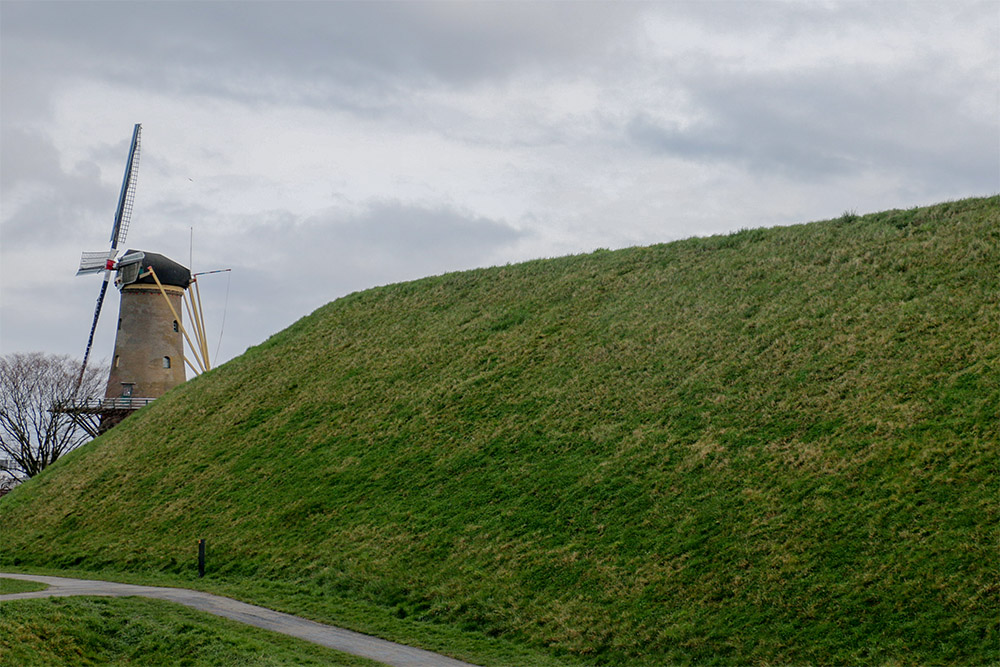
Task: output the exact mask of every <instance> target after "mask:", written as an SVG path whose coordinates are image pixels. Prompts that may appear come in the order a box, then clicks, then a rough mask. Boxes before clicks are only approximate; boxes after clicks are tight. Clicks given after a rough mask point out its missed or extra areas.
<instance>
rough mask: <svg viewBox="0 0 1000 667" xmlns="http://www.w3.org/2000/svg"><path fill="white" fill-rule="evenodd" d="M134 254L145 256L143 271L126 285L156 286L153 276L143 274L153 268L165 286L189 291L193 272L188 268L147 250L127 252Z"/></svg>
mask: <svg viewBox="0 0 1000 667" xmlns="http://www.w3.org/2000/svg"><path fill="white" fill-rule="evenodd" d="M134 252H141V253H143V254H144V255H145V258H143V260H142V271H141V272H139V276H141V277H137V278H136V279H134V280H131V281H127V282H126V284H135V283H140V284H146V283H148V284H151V285H155V284H156V281H155V280H153V276H152V275H150V274H148V273H146V275H143V272H145V271H146V269H147V268H148V267H150V266H152V267H153V271H155V272H156V277H157V278H159V279H160V282H161V283H163V284H164V285H174V286H176V287H182V288H184V289H187V287H188V285H190V284H191V270H190V269H189V268H187V267H186V266H182V265H180V264H178V263H177V262H175V261H174V260H172V259H170V258H169V257H164V256H163V255H160V254H157V253H155V252H146V251H145V250H132V249H129V250H126V251H125V255H129V254H131V253H134ZM123 256H124V255H123Z"/></svg>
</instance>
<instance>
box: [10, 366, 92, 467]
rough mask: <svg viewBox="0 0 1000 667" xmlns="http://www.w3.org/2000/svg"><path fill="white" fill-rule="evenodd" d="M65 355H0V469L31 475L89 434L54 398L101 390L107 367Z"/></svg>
mask: <svg viewBox="0 0 1000 667" xmlns="http://www.w3.org/2000/svg"><path fill="white" fill-rule="evenodd" d="M79 374H80V362H78V361H75V360H73V359H72V358H70V357H68V356H60V355H54V354H44V353H41V352H31V353H28V354H20V353H16V354H8V355H4V356H3V357H0V472H5V473H7V474H8V475H11V476H12V477H15V478H28V477H33V476H35V475H37V474H38V473H40V472H41V471H42V470H44V469H45V467H46V466H48V465H49V464H51V463H52V462H53V461H55V460H56V459H58V458H59V457H60V456H62V455H63V454H65V453H66V452H68V451H70V450H73V449H75V448H77V447H79V446H80V445H82V444H83V443H84V442H87V441H88V440H89V439H90V435H88V433H87V432H86V430H85V429H83V428H81V427H80V425H79V424H78V423H77V422H75V421H74V420H73V418H72V417H71V416H70V415H69V414H67V413H65V412H58V411H52V410H51V408H53V407H54V406H55V405H56V404H58V403H63V402H66V401H71V400H81V399H87V398H94V397H98V396H100V395H102V394H103V391H102V390H103V385H104V382H105V381H106V378H107V368H106V367H105V368H102V367H100V366H91V367H89V368H87V369H86V372H85V373H84V375H83V380H82V382H81V383H80V385H79V387H78V386H77V380H78V379H79Z"/></svg>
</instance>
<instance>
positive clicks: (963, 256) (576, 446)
mask: <svg viewBox="0 0 1000 667" xmlns="http://www.w3.org/2000/svg"><path fill="white" fill-rule="evenodd" d="M998 244H1000V198H997V197H992V198H988V199H976V200H965V201H960V202H953V203H948V204H942V205H939V206H933V207H928V208H921V209H912V210H908V211H888V212H884V213H877V214H872V215H866V216H860V217H855V216H850V215H845V216H843V217H842V218H841V219H838V220H832V221H827V222H819V223H812V224H808V225H800V226H795V227H787V228H776V229H769V230H750V231H744V232H740V233H736V234H732V235H729V236H719V237H712V238H705V239H691V240H686V241H681V242H676V243H670V244H665V245H660V246H654V247H649V248H634V249H627V250H621V251H615V252H607V251H602V252H597V253H593V254H590V255H584V256H577V257H567V258H562V259H555V260H544V261H536V262H529V263H526V264H521V265H517V266H509V267H499V268H493V269H485V270H478V271H472V272H466V273H459V274H450V275H445V276H441V277H435V278H428V279H425V280H420V281H416V282H412V283H406V284H400V285H392V286H388V287H384V288H378V289H373V290H369V291H366V292H361V293H357V294H353V295H351V296H348V297H346V298H343V299H339V300H337V301H335V302H333V303H330V304H328V305H327V306H325V307H323V308H321V309H319V310H317V311H316V312H315V313H313V314H312V315H310V316H309V317H306V318H303V319H302V320H300V321H299V322H297V323H296V324H295V325H293V326H292V327H290V328H289V329H287V330H285V331H283V332H282V333H280V334H278V335H276V336H274V337H272V338H271V339H270V340H268V341H267V342H266V343H264V344H263V345H260V346H258V347H256V348H253V349H251V350H248V352H247V353H246V354H245V355H243V356H242V357H240V358H238V359H235V360H233V361H232V362H230V363H228V364H226V365H224V366H223V367H221V368H218V369H216V370H214V371H212V372H211V373H208V374H205V375H204V376H202V377H199V378H197V379H195V380H193V381H191V382H188V383H187V384H186V385H184V386H182V387H179V388H178V389H177V390H175V391H173V392H171V393H170V394H169V395H168V396H165V397H164V398H162V399H160V400H158V401H157V402H156V403H155V404H153V405H152V406H151V407H150V408H148V409H146V410H143V411H142V412H141V413H140V414H138V415H136V416H135V417H133V418H130V419H128V420H127V421H126V422H124V423H123V424H122V425H121V426H119V427H117V428H115V429H114V430H113V431H111V432H110V433H109V434H107V435H106V436H104V437H102V438H100V439H99V440H98V441H96V442H94V443H93V444H91V445H89V446H87V447H85V448H83V449H82V450H80V451H78V452H75V453H74V454H72V455H70V456H67V457H66V458H65V459H64V460H63V461H60V462H58V463H57V464H56V465H55V466H53V467H52V469H50V470H48V471H46V473H45V474H43V475H41V476H40V477H38V478H37V479H35V480H32V481H31V482H29V483H28V484H25V485H23V486H22V487H20V488H18V489H16V490H15V491H14V492H13V493H11V494H9V495H8V496H7V497H5V498H4V499H3V500H2V501H0V522H2V524H3V525H4V526H13V527H15V528H14V529H7V530H5V535H4V542H5V544H4V548H3V550H2V553H0V563H3V564H4V565H8V566H11V565H14V566H20V567H46V568H80V569H88V570H103V571H105V572H106V573H109V574H114V573H119V574H118V575H116V576H131V577H143V576H150V577H158V578H170V577H176V579H177V580H178V581H180V580H183V579H191V578H193V569H194V544H195V540H196V539H197V538H200V537H204V538H206V539H208V540H209V545H210V549H209V567H210V570H209V576H208V577H206V579H205V580H203V582H202V584H203V586H205V587H207V588H211V589H212V590H217V591H219V592H223V593H225V594H229V595H235V596H239V597H243V598H244V599H250V600H251V601H255V602H258V603H264V604H268V605H269V606H274V607H278V608H281V609H284V610H289V611H293V612H298V613H305V614H306V615H309V616H312V617H315V618H319V619H321V620H326V621H328V622H334V623H337V622H347V623H348V625H351V626H352V627H355V628H360V629H363V630H368V631H373V632H377V633H379V634H382V635H384V636H390V637H391V638H393V639H397V640H402V641H409V642H411V643H415V644H418V645H424V646H428V647H429V648H436V649H441V648H447V646H448V645H450V648H451V649H452V650H451V651H450V652H451V653H452V654H456V653H457V654H459V655H460V656H461V657H465V658H468V659H471V660H472V661H481V662H490V663H498V664H499V663H505V662H506V663H511V664H517V663H520V664H528V663H529V662H530V660H534V659H537V660H541V659H542V658H543V657H544V656H549V657H552V658H558V659H566V660H574V659H580V660H583V661H587V662H594V663H601V664H616V663H617V664H637V663H647V664H662V663H670V662H673V663H697V664H746V663H761V664H764V663H771V664H773V663H826V664H831V663H837V664H841V663H850V662H866V663H883V662H884V663H898V664H942V663H951V664H963V663H964V664H981V663H989V662H996V661H997V660H1000V649H998V637H1000V634H998V621H997V617H998V614H997V612H998V609H1000V601H998V599H1000V586H998V581H997V574H996V573H997V571H998V565H1000V563H998V554H997V549H996V545H997V542H998V538H1000V533H998V529H997V526H998V523H1000V521H998V520H1000V516H998V499H997V496H998V494H997V490H998V489H997V482H996V473H997V450H998V448H997V444H998V443H997V431H996V425H997V419H998V410H997V408H998V391H1000V385H998V369H997V366H996V364H997V360H998V358H1000V344H998V336H997V321H998V316H1000V307H998V292H1000V285H998V273H997V267H998V266H1000V252H998ZM461 638H464V639H461ZM459 639H461V641H459ZM453 640H454V641H453ZM466 640H467V641H466ZM462 642H465V643H462ZM440 644H444V645H445V646H442V645H440ZM516 651H525V652H526V653H522V654H517V653H516Z"/></svg>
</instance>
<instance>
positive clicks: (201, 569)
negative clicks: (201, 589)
mask: <svg viewBox="0 0 1000 667" xmlns="http://www.w3.org/2000/svg"><path fill="white" fill-rule="evenodd" d="M204 576H205V540H198V578H199V579H200V578H202V577H204Z"/></svg>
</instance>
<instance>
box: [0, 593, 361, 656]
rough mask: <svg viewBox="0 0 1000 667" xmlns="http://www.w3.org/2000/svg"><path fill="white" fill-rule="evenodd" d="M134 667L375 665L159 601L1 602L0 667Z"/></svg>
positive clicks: (131, 599)
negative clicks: (86, 666)
mask: <svg viewBox="0 0 1000 667" xmlns="http://www.w3.org/2000/svg"><path fill="white" fill-rule="evenodd" d="M28 583H30V582H28ZM137 664H138V665H184V666H187V667H201V666H203V665H204V666H206V667H207V666H208V665H217V666H223V665H233V666H235V665H241V666H244V665H246V666H251V665H262V666H263V665H345V666H346V665H354V666H358V667H360V666H361V665H371V666H374V665H377V664H380V663H375V662H372V661H370V660H363V659H361V658H355V657H353V656H348V655H344V654H343V653H339V652H337V651H333V650H330V649H327V648H324V647H322V646H317V645H316V644H310V643H309V642H304V641H301V640H298V639H292V638H291V637H285V636H284V635H279V634H277V633H273V632H268V631H266V630H260V629H258V628H254V627H251V626H248V625H244V624H242V623H237V622H236V621H230V620H228V619H223V618H217V617H215V616H212V615H211V614H206V613H204V612H199V611H195V610H192V609H188V608H187V607H184V606H182V605H178V604H173V603H171V602H164V601H163V600H148V599H145V598H103V597H81V598H45V599H39V600H16V601H9V602H3V603H2V613H0V665H9V666H10V667H35V666H37V667H52V666H53V665H74V666H80V665H137Z"/></svg>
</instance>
